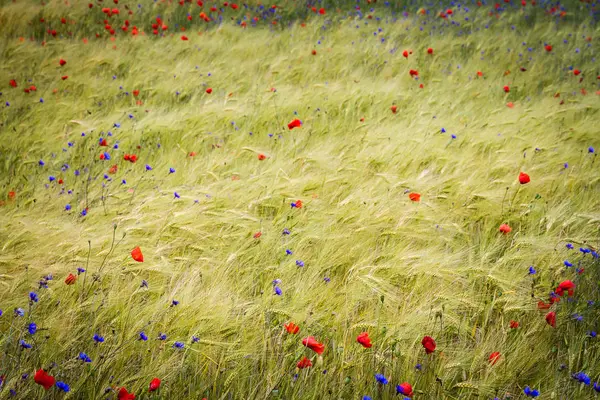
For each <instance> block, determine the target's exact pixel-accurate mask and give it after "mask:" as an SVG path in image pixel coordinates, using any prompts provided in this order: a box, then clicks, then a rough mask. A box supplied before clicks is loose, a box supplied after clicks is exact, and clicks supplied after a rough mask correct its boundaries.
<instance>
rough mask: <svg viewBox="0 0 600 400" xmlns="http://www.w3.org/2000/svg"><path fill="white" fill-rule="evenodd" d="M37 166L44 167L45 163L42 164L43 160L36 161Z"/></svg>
mask: <svg viewBox="0 0 600 400" xmlns="http://www.w3.org/2000/svg"><path fill="white" fill-rule="evenodd" d="M38 165H39V166H40V167H43V166H44V165H46V163H45V162H44V160H40V161H38Z"/></svg>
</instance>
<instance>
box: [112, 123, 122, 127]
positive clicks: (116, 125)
mask: <svg viewBox="0 0 600 400" xmlns="http://www.w3.org/2000/svg"><path fill="white" fill-rule="evenodd" d="M120 127H121V124H120V123H118V122H115V123H114V124H113V128H120Z"/></svg>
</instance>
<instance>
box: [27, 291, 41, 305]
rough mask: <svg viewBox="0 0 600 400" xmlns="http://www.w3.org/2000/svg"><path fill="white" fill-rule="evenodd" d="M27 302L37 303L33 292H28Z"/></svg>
mask: <svg viewBox="0 0 600 400" xmlns="http://www.w3.org/2000/svg"><path fill="white" fill-rule="evenodd" d="M29 300H30V301H33V302H34V303H37V302H38V300H39V298H38V295H37V294H36V293H35V292H29Z"/></svg>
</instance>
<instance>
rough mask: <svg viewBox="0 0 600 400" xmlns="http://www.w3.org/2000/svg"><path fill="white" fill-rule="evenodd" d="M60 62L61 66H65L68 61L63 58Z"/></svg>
mask: <svg viewBox="0 0 600 400" xmlns="http://www.w3.org/2000/svg"><path fill="white" fill-rule="evenodd" d="M58 63H59V64H60V66H61V67H62V66H63V65H65V64H66V63H67V62H66V61H65V60H63V59H62V58H61V59H60V60H59V61H58Z"/></svg>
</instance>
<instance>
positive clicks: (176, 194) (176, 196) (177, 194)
mask: <svg viewBox="0 0 600 400" xmlns="http://www.w3.org/2000/svg"><path fill="white" fill-rule="evenodd" d="M173 195H174V197H175V198H176V199H179V198H181V196H179V193H177V192H175V193H173Z"/></svg>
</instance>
